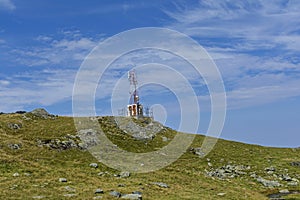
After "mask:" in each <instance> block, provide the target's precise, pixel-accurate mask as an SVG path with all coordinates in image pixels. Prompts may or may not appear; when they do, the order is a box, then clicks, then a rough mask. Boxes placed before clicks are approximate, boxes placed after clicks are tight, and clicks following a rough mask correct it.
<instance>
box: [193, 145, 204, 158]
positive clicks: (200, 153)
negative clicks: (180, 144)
mask: <svg viewBox="0 0 300 200" xmlns="http://www.w3.org/2000/svg"><path fill="white" fill-rule="evenodd" d="M190 150H191V151H192V152H193V153H194V154H196V155H198V156H199V157H201V158H202V157H203V156H204V155H205V153H204V152H203V151H202V149H201V148H200V147H197V148H191V149H190Z"/></svg>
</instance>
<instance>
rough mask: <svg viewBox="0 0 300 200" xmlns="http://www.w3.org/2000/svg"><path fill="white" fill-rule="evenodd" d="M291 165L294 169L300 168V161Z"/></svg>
mask: <svg viewBox="0 0 300 200" xmlns="http://www.w3.org/2000/svg"><path fill="white" fill-rule="evenodd" d="M291 165H292V166H294V167H300V161H294V162H291Z"/></svg>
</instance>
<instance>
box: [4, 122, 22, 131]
mask: <svg viewBox="0 0 300 200" xmlns="http://www.w3.org/2000/svg"><path fill="white" fill-rule="evenodd" d="M7 126H8V128H10V129H15V130H17V129H20V128H22V124H15V123H8V124H7Z"/></svg>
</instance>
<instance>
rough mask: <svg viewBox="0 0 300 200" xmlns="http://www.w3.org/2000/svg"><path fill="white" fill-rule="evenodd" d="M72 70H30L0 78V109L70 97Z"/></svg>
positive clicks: (20, 107) (52, 102)
mask: <svg viewBox="0 0 300 200" xmlns="http://www.w3.org/2000/svg"><path fill="white" fill-rule="evenodd" d="M75 74H76V71H74V70H42V71H31V72H30V73H24V74H21V75H15V76H12V77H10V78H9V81H7V80H2V81H0V85H2V87H1V89H0V96H1V99H0V110H1V112H12V111H15V110H19V109H24V108H25V107H27V106H30V105H41V106H49V105H53V104H55V103H58V102H62V101H65V100H70V99H71V97H72V89H73V82H74V78H75Z"/></svg>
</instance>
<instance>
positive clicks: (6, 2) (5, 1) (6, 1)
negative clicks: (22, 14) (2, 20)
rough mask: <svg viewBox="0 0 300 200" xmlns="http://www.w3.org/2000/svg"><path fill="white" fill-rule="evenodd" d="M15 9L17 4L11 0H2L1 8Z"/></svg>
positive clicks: (0, 0)
mask: <svg viewBox="0 0 300 200" xmlns="http://www.w3.org/2000/svg"><path fill="white" fill-rule="evenodd" d="M15 9H16V6H15V4H14V3H13V2H12V1H11V0H0V10H9V11H13V10H15Z"/></svg>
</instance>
